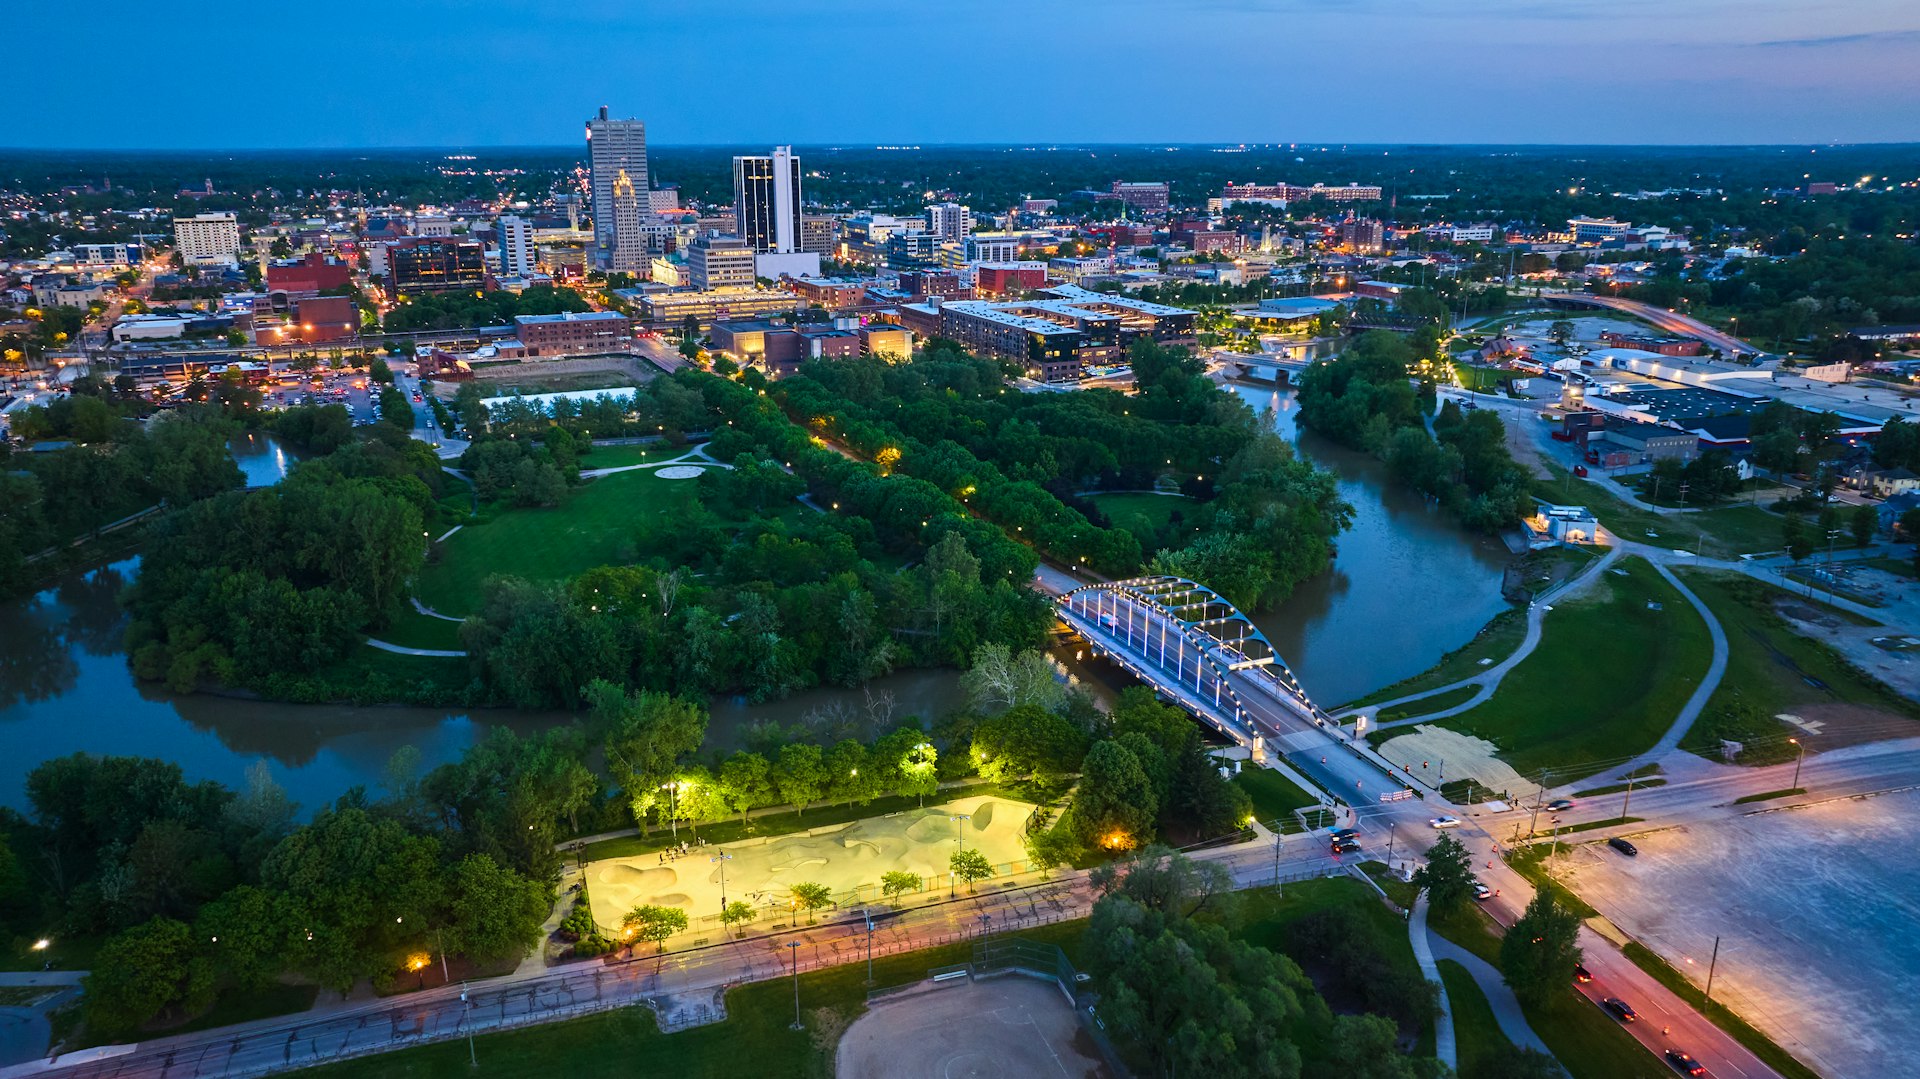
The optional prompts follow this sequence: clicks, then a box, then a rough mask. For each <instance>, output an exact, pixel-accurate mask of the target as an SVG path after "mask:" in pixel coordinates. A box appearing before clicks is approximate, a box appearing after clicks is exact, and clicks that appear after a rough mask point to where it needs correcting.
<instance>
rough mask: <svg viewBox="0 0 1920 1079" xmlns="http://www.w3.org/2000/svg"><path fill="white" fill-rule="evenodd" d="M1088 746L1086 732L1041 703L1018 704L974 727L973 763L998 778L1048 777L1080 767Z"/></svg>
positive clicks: (992, 777)
mask: <svg viewBox="0 0 1920 1079" xmlns="http://www.w3.org/2000/svg"><path fill="white" fill-rule="evenodd" d="M1086 752H1087V735H1086V732H1085V731H1083V730H1081V729H1080V727H1079V726H1078V725H1077V724H1075V723H1074V722H1073V721H1072V720H1070V719H1067V718H1066V717H1064V716H1059V715H1056V714H1054V713H1053V712H1050V711H1048V710H1046V709H1044V708H1041V707H1040V706H1039V705H1034V704H1022V705H1017V706H1015V707H1013V708H1011V709H1008V710H1007V711H1005V712H1002V713H1001V714H999V715H997V716H990V717H988V718H986V719H983V720H981V721H980V723H979V724H978V725H976V726H975V727H974V729H973V750H972V753H973V763H974V768H975V769H976V770H977V771H978V772H979V773H980V775H981V776H982V777H984V778H986V779H989V780H991V781H993V782H996V783H1000V782H1005V781H1007V780H1012V779H1019V778H1023V777H1026V776H1029V775H1031V776H1037V777H1039V778H1040V779H1042V780H1043V781H1044V780H1049V779H1052V778H1054V777H1057V776H1061V775H1065V774H1067V773H1070V772H1074V771H1077V770H1079V768H1080V761H1081V759H1082V758H1083V757H1085V756H1086Z"/></svg>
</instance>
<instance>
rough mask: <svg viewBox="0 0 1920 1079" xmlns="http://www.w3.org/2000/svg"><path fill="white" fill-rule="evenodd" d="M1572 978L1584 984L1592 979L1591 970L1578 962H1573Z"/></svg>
mask: <svg viewBox="0 0 1920 1079" xmlns="http://www.w3.org/2000/svg"><path fill="white" fill-rule="evenodd" d="M1573 980H1574V981H1576V982H1579V983H1580V984H1582V985H1585V984H1586V983H1588V982H1590V981H1592V980H1593V971H1590V970H1588V969H1587V968H1586V967H1584V966H1582V965H1580V964H1579V963H1575V964H1574V965H1573Z"/></svg>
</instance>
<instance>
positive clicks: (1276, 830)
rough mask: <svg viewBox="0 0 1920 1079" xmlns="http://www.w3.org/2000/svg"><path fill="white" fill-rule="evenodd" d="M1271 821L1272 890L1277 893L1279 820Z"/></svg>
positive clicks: (1278, 886)
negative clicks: (1272, 827)
mask: <svg viewBox="0 0 1920 1079" xmlns="http://www.w3.org/2000/svg"><path fill="white" fill-rule="evenodd" d="M1273 823H1274V829H1273V890H1274V892H1275V893H1276V894H1277V893H1278V892H1279V891H1280V827H1279V825H1280V822H1279V821H1278V820H1276V821H1274V822H1273Z"/></svg>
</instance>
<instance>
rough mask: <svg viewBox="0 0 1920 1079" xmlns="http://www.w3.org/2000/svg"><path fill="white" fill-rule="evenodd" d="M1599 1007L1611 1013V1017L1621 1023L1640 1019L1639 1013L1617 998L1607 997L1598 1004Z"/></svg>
mask: <svg viewBox="0 0 1920 1079" xmlns="http://www.w3.org/2000/svg"><path fill="white" fill-rule="evenodd" d="M1600 1006H1601V1007H1602V1008H1605V1009H1606V1010H1607V1011H1609V1012H1611V1013H1613V1017H1614V1018H1615V1019H1618V1020H1620V1021H1621V1022H1622V1023H1631V1022H1634V1021H1635V1020H1637V1019H1639V1018H1640V1013H1639V1012H1636V1011H1634V1010H1633V1005H1631V1004H1628V1003H1627V1002H1626V1001H1624V1000H1621V999H1620V998H1619V997H1608V998H1607V999H1605V1000H1603V1001H1601V1002H1600Z"/></svg>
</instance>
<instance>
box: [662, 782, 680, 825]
mask: <svg viewBox="0 0 1920 1079" xmlns="http://www.w3.org/2000/svg"><path fill="white" fill-rule="evenodd" d="M679 786H680V784H679V783H678V782H674V783H662V784H660V789H661V790H663V791H666V792H667V829H668V831H670V832H672V833H673V838H675V839H679V838H680V798H679V791H678V787H679Z"/></svg>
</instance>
